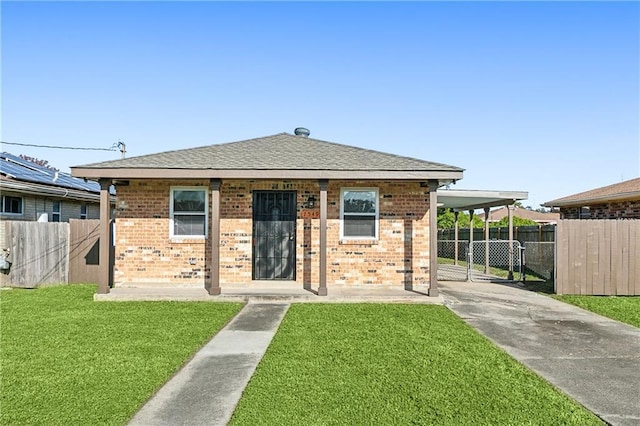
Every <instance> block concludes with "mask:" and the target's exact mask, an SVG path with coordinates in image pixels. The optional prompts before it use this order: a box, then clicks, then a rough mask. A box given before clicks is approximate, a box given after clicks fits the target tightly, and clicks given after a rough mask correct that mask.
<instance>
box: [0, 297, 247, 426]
mask: <svg viewBox="0 0 640 426" xmlns="http://www.w3.org/2000/svg"><path fill="white" fill-rule="evenodd" d="M94 292H95V286H59V287H50V288H42V289H37V290H17V289H16V290H3V291H1V292H0V313H1V316H0V321H1V323H0V326H1V328H0V331H1V333H0V404H1V405H0V424H3V425H95V424H113V425H122V424H125V423H126V422H127V420H128V419H129V418H130V417H132V416H133V414H134V413H135V412H136V411H137V409H138V408H139V407H140V406H141V404H143V403H144V402H145V401H146V400H147V399H148V398H149V397H150V396H151V395H152V394H153V393H154V392H155V391H156V390H157V389H158V388H159V387H160V386H161V385H162V384H163V383H164V382H165V381H166V380H167V379H168V378H169V377H170V376H171V375H172V374H173V373H174V372H176V371H177V370H178V369H179V368H180V367H181V366H182V365H183V364H184V362H185V361H186V360H187V359H188V358H190V357H191V356H192V355H193V354H194V353H195V352H196V351H197V349H199V348H200V347H201V346H202V345H204V343H206V342H207V341H208V340H209V339H210V338H211V337H212V336H213V335H214V334H215V333H216V332H217V331H218V330H219V329H221V328H222V327H223V326H224V325H225V324H226V323H227V322H228V321H229V320H230V319H231V318H232V317H233V316H234V315H235V314H236V313H237V312H238V311H239V310H240V308H241V305H240V304H229V303H225V304H223V303H202V302H201V303H196V302H188V303H185V302H181V303H179V302H94V301H93V293H94Z"/></svg>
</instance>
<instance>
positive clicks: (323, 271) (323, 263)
mask: <svg viewBox="0 0 640 426" xmlns="http://www.w3.org/2000/svg"><path fill="white" fill-rule="evenodd" d="M318 183H319V184H320V270H319V280H320V283H319V286H318V296H326V295H327V186H329V181H328V180H326V179H320V180H319V181H318Z"/></svg>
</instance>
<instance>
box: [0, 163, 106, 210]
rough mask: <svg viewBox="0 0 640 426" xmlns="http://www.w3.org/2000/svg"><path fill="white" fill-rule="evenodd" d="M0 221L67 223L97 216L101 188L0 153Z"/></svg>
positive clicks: (66, 174) (89, 182)
mask: <svg viewBox="0 0 640 426" xmlns="http://www.w3.org/2000/svg"><path fill="white" fill-rule="evenodd" d="M0 193H1V200H0V220H25V221H38V220H39V221H44V222H68V221H69V219H98V218H99V217H100V185H99V184H98V183H97V182H94V181H85V180H83V179H78V178H75V177H71V175H69V174H68V173H62V172H59V171H56V170H54V169H52V168H49V167H46V166H42V165H39V164H36V163H34V162H32V161H29V160H26V159H23V158H20V157H17V156H15V155H11V154H9V153H6V152H3V153H2V154H0Z"/></svg>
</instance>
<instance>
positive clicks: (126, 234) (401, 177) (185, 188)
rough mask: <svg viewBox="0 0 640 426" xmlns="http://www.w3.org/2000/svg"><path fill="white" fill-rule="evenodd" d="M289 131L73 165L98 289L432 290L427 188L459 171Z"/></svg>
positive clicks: (432, 212) (432, 200)
mask: <svg viewBox="0 0 640 426" xmlns="http://www.w3.org/2000/svg"><path fill="white" fill-rule="evenodd" d="M295 133H296V134H295V135H292V134H288V133H280V134H277V135H273V136H267V137H262V138H256V139H250V140H245V141H239V142H232V143H224V144H219V145H211V146H205V147H200V148H191V149H183V150H177V151H169V152H163V153H158V154H151V155H144V156H139V157H132V158H127V159H121V160H115V161H107V162H102V163H95V164H88V165H84V166H77V167H72V174H73V175H74V176H77V177H83V178H87V179H95V180H98V181H99V182H100V185H101V188H102V190H101V195H102V204H101V215H100V219H101V250H100V255H101V257H100V264H101V266H102V272H101V279H100V283H99V288H98V292H99V293H108V292H109V288H110V286H111V285H112V284H113V283H114V282H115V284H116V285H136V284H140V285H142V284H143V283H147V285H153V284H161V285H176V286H185V285H186V286H204V287H205V288H207V290H208V291H209V293H210V294H211V295H217V294H220V293H221V289H223V288H224V285H225V284H227V283H234V284H247V285H265V282H273V281H289V282H295V283H296V284H299V285H300V286H301V287H304V288H307V289H311V287H312V286H313V287H316V288H317V293H318V295H326V294H327V291H328V290H327V283H329V284H330V285H331V284H334V283H335V284H340V285H354V284H369V285H397V286H404V287H405V288H408V289H410V288H412V286H413V285H417V284H428V285H429V295H431V296H437V294H438V288H437V280H436V278H437V274H436V273H435V271H437V258H436V252H437V248H436V238H435V237H434V238H432V235H434V236H435V235H436V233H435V232H434V233H433V234H432V233H431V230H434V231H435V229H436V218H437V214H436V210H437V209H436V208H435V207H436V204H437V194H436V191H437V189H438V188H439V187H440V186H442V185H446V184H449V183H451V182H455V181H457V180H459V179H461V178H462V172H463V169H461V168H458V167H453V166H449V165H445V164H439V163H433V162H428V161H423V160H418V159H414V158H408V157H402V156H398V155H393V154H386V153H382V152H377V151H372V150H367V149H362V148H357V147H352V146H346V145H341V144H336V143H331V142H325V141H321V140H317V139H312V138H309V137H308V134H309V133H308V131H307V130H306V129H302V128H298V129H296V132H295ZM111 184H114V185H115V187H116V193H117V205H116V214H115V236H114V245H115V259H110V250H108V241H110V238H111V235H110V232H111V231H110V226H109V222H110V217H109V216H110V215H109V204H108V201H107V200H108V198H107V196H108V188H109V186H110V185H111ZM107 265H113V271H110V269H111V268H109V267H107ZM432 272H433V273H432Z"/></svg>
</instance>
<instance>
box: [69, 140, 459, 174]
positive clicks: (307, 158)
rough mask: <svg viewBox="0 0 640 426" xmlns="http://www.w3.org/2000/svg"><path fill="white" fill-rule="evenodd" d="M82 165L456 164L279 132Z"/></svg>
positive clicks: (339, 167)
mask: <svg viewBox="0 0 640 426" xmlns="http://www.w3.org/2000/svg"><path fill="white" fill-rule="evenodd" d="M77 167H82V168H85V169H91V168H100V169H118V168H139V169H192V170H336V171H344V170H366V171H372V170H373V171H443V172H447V171H452V172H461V171H463V169H461V168H459V167H454V166H449V165H446V164H441V163H434V162H430V161H424V160H419V159H416V158H410V157H403V156H400V155H394V154H387V153H383V152H379V151H373V150H369V149H363V148H357V147H353V146H348V145H341V144H337V143H333V142H326V141H322V140H318V139H312V138H308V137H304V136H296V135H291V134H288V133H279V134H277V135H273V136H266V137H262V138H255V139H249V140H244V141H239V142H230V143H223V144H219V145H209V146H203V147H198V148H188V149H181V150H176V151H167V152H161V153H158V154H149V155H142V156H139V157H131V158H125V159H121V160H113V161H105V162H101V163H93V164H87V165H83V166H77Z"/></svg>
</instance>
